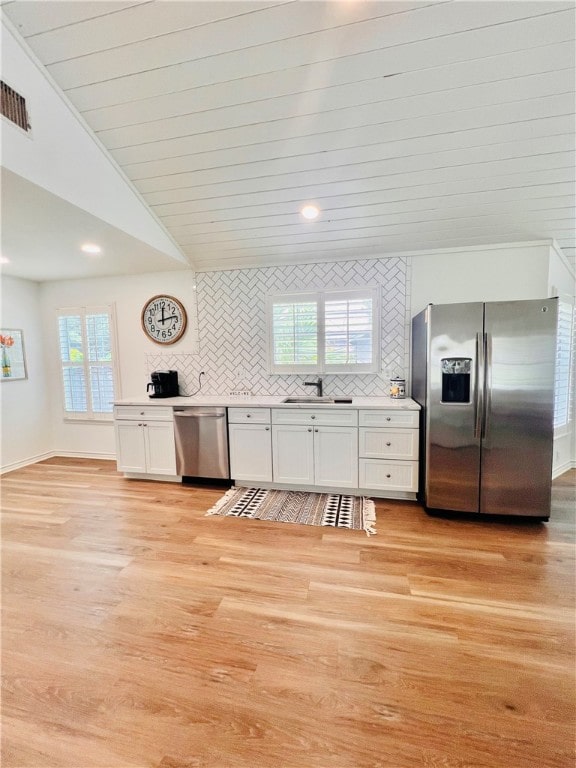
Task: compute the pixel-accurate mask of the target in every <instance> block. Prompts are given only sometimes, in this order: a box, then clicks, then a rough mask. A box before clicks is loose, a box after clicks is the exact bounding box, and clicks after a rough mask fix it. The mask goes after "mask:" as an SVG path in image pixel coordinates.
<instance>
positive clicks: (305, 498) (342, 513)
mask: <svg viewBox="0 0 576 768" xmlns="http://www.w3.org/2000/svg"><path fill="white" fill-rule="evenodd" d="M206 514H207V515H230V516H232V517H251V518H253V519H257V520H276V521H278V522H282V523H300V524H303V525H326V526H331V527H333V528H349V529H353V530H359V531H362V530H364V531H366V533H367V535H368V536H370V535H371V534H374V533H376V511H375V508H374V502H373V501H372V500H371V499H367V498H365V497H362V496H347V495H343V494H339V493H308V492H307V491H276V490H266V489H264V488H231V489H230V490H229V491H228V492H227V493H226V494H225V495H224V496H223V497H222V498H221V499H220V500H219V501H218V502H217V503H216V504H215V505H214V506H213V507H212V509H210V510H209V511H208V512H207V513H206Z"/></svg>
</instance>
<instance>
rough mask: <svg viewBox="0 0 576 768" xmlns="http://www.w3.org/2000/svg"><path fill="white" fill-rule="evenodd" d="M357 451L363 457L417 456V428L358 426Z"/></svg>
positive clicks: (414, 458)
mask: <svg viewBox="0 0 576 768" xmlns="http://www.w3.org/2000/svg"><path fill="white" fill-rule="evenodd" d="M359 432H360V434H359V449H360V450H359V453H360V456H361V457H362V458H365V459H406V460H408V461H415V460H416V459H417V458H418V430H417V429H380V428H379V427H360V430H359Z"/></svg>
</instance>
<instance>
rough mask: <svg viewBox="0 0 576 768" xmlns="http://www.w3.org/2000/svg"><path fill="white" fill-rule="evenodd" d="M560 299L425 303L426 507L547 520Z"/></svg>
mask: <svg viewBox="0 0 576 768" xmlns="http://www.w3.org/2000/svg"><path fill="white" fill-rule="evenodd" d="M557 315H558V299H543V300H539V301H533V300H530V301H511V302H490V303H471V304H444V305H435V304H429V305H428V306H427V307H426V309H424V310H423V311H422V312H421V313H420V314H418V315H416V316H415V317H414V318H413V320H412V397H413V398H414V400H416V401H417V402H418V403H419V404H420V406H421V407H422V412H421V449H422V450H421V454H420V457H421V458H420V465H421V473H420V497H421V500H422V501H423V502H424V505H425V507H426V508H427V509H428V510H430V511H433V510H450V511H457V512H477V513H482V514H497V515H519V516H526V517H535V518H540V519H542V520H547V519H548V518H549V516H550V494H551V481H552V450H553V422H554V373H555V361H556V333H557Z"/></svg>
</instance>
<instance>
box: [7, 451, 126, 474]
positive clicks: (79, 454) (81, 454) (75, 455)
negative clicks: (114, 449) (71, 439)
mask: <svg viewBox="0 0 576 768" xmlns="http://www.w3.org/2000/svg"><path fill="white" fill-rule="evenodd" d="M57 456H62V457H63V458H66V459H107V460H110V461H116V454H115V453H88V452H87V451H67V452H63V451H46V453H40V454H38V455H37V456H30V457H29V458H28V459H23V460H22V461H13V462H12V463H11V464H6V465H4V466H3V467H0V475H4V474H6V472H13V471H14V470H15V469H22V468H23V467H29V466H30V465H31V464H38V462H39V461H45V460H46V459H54V458H56V457H57Z"/></svg>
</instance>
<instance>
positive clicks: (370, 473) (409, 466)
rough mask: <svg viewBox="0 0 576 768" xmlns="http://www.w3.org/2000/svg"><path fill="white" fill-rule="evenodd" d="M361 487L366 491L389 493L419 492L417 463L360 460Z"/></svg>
mask: <svg viewBox="0 0 576 768" xmlns="http://www.w3.org/2000/svg"><path fill="white" fill-rule="evenodd" d="M358 470H359V475H360V477H359V486H360V488H366V489H371V488H372V489H374V490H377V489H382V490H387V491H414V492H415V491H417V490H418V462H417V461H382V460H381V459H360V462H359V467H358Z"/></svg>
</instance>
